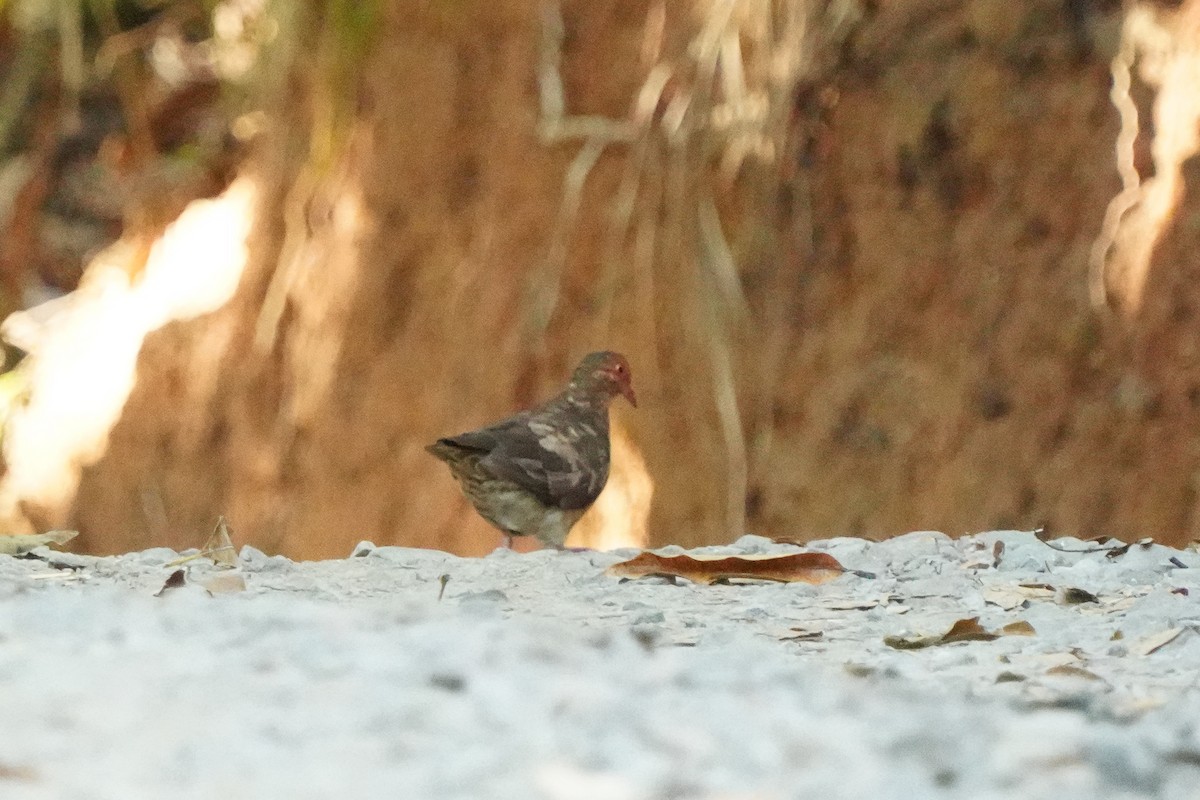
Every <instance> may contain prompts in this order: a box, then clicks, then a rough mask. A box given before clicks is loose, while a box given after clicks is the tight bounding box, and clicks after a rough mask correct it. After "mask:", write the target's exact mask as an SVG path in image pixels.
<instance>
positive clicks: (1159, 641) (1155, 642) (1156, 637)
mask: <svg viewBox="0 0 1200 800" xmlns="http://www.w3.org/2000/svg"><path fill="white" fill-rule="evenodd" d="M1183 631H1184V629H1183V628H1168V629H1167V630H1165V631H1160V632H1158V633H1154V634H1151V635H1150V636H1147V637H1145V638H1143V639H1140V640H1139V641H1138V643H1137V644H1135V645H1134V646H1133V648H1132V650H1133V652H1135V653H1137V654H1138V655H1140V656H1148V655H1150V654H1151V653H1153V652H1155V651H1156V650H1158V649H1159V648H1160V647H1163V646H1164V645H1168V644H1170V643H1171V642H1173V641H1175V639H1176V638H1177V637H1178V636H1179V634H1181V633H1183Z"/></svg>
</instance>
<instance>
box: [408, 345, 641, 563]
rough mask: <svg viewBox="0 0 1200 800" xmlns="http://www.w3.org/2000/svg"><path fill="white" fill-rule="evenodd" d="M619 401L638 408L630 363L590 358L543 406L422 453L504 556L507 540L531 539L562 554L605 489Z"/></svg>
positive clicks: (615, 357) (617, 357) (607, 355)
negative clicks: (453, 484)
mask: <svg viewBox="0 0 1200 800" xmlns="http://www.w3.org/2000/svg"><path fill="white" fill-rule="evenodd" d="M618 395H620V396H622V397H624V398H625V399H626V400H628V401H629V404H630V405H632V406H633V407H634V408H637V395H636V394H635V393H634V391H633V383H632V375H631V374H630V370H629V361H628V360H626V358H625V356H623V355H621V354H620V353H614V352H612V351H609V350H605V351H601V352H597V353H591V354H589V355H587V356H585V357H584V358H583V360H582V361H580V362H579V366H577V367H576V368H575V371H574V372H573V373H572V374H571V380H570V382H569V383H568V384H567V386H566V388H565V389H563V390H562V391H561V392H559V393H558V394H557V395H555V396H554V397H553V398H551V399H550V400H547V401H546V402H545V403H543V404H542V405H540V406H537V407H536V408H532V409H530V410H528V411H522V412H520V413H518V414H515V415H513V416H511V417H508V418H507V419H502V420H500V421H499V422H496V423H493V424H491V425H488V426H486V427H483V428H479V429H478V430H473V431H468V432H467V433H460V434H458V435H457V436H447V437H445V438H442V439H438V440H437V441H436V442H434V443H433V444H431V445H429V446H427V447H426V448H425V449H426V450H427V451H428V452H430V453H432V454H433V455H434V456H436V457H437V458H439V459H441V460H442V461H444V462H446V464H448V465H449V467H450V472H451V474H452V475H453V476H454V477H455V478H456V479H457V480H458V483H459V486H460V488H461V489H462V491H463V494H464V495H465V496H466V498H467V499H468V500H469V501H470V502H471V505H473V506H474V507H475V510H476V511H478V512H479V515H480V516H482V517H483V518H484V519H486V520H487V521H488V522H490V523H491V524H492V525H493V526H495V527H496V528H498V529H499V530H500V531H501V532H502V533H503V534H504V535H505V544H506V545H507V546H508V547H509V548H511V547H512V543H513V537H515V536H532V537H534V538H535V539H537V540H538V541H540V542H541V543H542V544H543V545H544V546H546V547H553V548H555V549H558V550H561V549H563V542H564V541H566V538H567V534H569V533H570V532H571V528H572V527H574V525H575V523H576V522H578V521H579V518H580V517H582V516H583V514H584V512H585V511H587V510H588V508H589V507H590V506H591V505H592V503H594V502H595V501H596V498H597V497H599V495H600V492H601V490H602V489H604V484H605V483H607V481H608V466H609V436H608V407H609V404H610V403H611V402H612V401H613V399H614V398H616V397H617V396H618Z"/></svg>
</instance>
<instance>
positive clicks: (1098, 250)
mask: <svg viewBox="0 0 1200 800" xmlns="http://www.w3.org/2000/svg"><path fill="white" fill-rule="evenodd" d="M1132 20H1133V17H1132V15H1131V16H1127V17H1126V19H1125V22H1124V23H1123V25H1122V27H1121V46H1120V47H1119V48H1118V50H1117V52H1116V54H1115V55H1114V56H1113V59H1112V63H1111V64H1110V66H1109V69H1110V71H1111V72H1112V90H1111V91H1110V92H1109V98H1110V99H1111V100H1112V104H1113V107H1114V108H1115V109H1116V110H1117V115H1118V117H1119V118H1120V121H1121V126H1120V130H1119V131H1118V132H1117V140H1116V143H1115V144H1114V149H1115V150H1116V161H1117V173H1118V174H1119V175H1120V176H1121V191H1120V192H1119V193H1118V194H1117V196H1116V197H1114V198H1113V199H1112V200H1111V201H1109V204H1108V208H1106V209H1105V212H1104V221H1103V223H1102V224H1101V226H1100V233H1099V234H1098V235H1097V236H1096V240H1095V242H1093V243H1092V250H1091V255H1090V258H1089V261H1088V296H1089V298H1090V299H1091V302H1092V307H1093V308H1095V309H1096V310H1104V309H1107V308H1108V285H1107V282H1108V281H1107V277H1108V276H1107V272H1108V256H1109V252H1110V251H1111V249H1112V247H1113V245H1114V244H1115V243H1116V240H1117V234H1118V231H1119V229H1120V226H1121V220H1122V219H1123V218H1124V216H1125V214H1126V212H1128V211H1129V209H1131V208H1132V207H1133V206H1135V205H1137V203H1138V201H1139V200H1140V199H1141V188H1142V187H1141V176H1140V175H1138V171H1137V165H1136V164H1135V162H1134V145H1135V144H1136V142H1137V138H1138V125H1139V123H1138V110H1137V105H1136V104H1135V103H1134V101H1133V97H1132V95H1131V94H1130V89H1131V86H1132V76H1131V72H1130V71H1131V69H1132V67H1133V62H1134V59H1135V58H1136V57H1137V45H1136V41H1135V37H1134V35H1133V30H1132V28H1133V21H1132Z"/></svg>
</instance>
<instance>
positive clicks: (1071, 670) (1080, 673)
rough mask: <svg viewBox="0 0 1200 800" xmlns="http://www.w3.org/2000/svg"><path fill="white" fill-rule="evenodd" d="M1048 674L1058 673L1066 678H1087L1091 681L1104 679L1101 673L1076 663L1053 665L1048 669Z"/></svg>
mask: <svg viewBox="0 0 1200 800" xmlns="http://www.w3.org/2000/svg"><path fill="white" fill-rule="evenodd" d="M1046 674H1047V675H1057V676H1059V677H1066V678H1086V679H1087V680H1089V681H1102V680H1104V678H1101V677H1100V676H1099V675H1097V674H1096V673H1094V672H1092V671H1091V670H1090V669H1084V668H1083V667H1077V666H1075V665H1074V664H1059V665H1058V666H1057V667H1051V668H1050V669H1048V670H1046Z"/></svg>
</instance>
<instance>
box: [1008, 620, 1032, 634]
mask: <svg viewBox="0 0 1200 800" xmlns="http://www.w3.org/2000/svg"><path fill="white" fill-rule="evenodd" d="M1000 633H1001V634H1002V635H1004V636H1037V631H1036V630H1034V628H1033V626H1032V625H1030V624H1029V623H1028V622H1026V621H1025V620H1023V619H1019V620H1017V621H1016V622H1010V623H1008V624H1007V625H1005V626H1004V627H1003V628H1001V629H1000Z"/></svg>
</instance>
